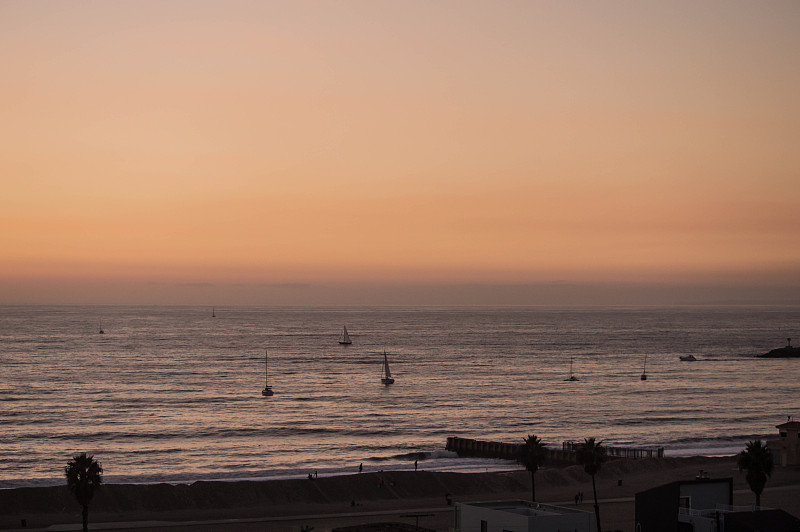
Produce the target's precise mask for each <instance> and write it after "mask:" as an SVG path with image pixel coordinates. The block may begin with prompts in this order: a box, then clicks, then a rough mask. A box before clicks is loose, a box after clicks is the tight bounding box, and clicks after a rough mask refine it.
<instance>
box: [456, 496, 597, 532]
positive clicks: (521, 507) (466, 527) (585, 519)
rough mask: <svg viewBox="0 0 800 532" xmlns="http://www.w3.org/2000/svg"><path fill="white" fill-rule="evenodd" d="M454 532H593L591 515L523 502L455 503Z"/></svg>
mask: <svg viewBox="0 0 800 532" xmlns="http://www.w3.org/2000/svg"><path fill="white" fill-rule="evenodd" d="M455 530H456V532H594V514H591V513H589V512H583V511H581V510H573V509H572V508H564V507H561V506H551V505H549V504H541V503H536V502H526V501H491V502H470V503H466V502H460V503H456V526H455Z"/></svg>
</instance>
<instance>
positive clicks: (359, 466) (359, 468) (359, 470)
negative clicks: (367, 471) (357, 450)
mask: <svg viewBox="0 0 800 532" xmlns="http://www.w3.org/2000/svg"><path fill="white" fill-rule="evenodd" d="M363 469H364V464H363V463H361V464H358V472H359V473H361V471H362V470H363Z"/></svg>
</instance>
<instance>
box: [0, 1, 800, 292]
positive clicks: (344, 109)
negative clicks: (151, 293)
mask: <svg viewBox="0 0 800 532" xmlns="http://www.w3.org/2000/svg"><path fill="white" fill-rule="evenodd" d="M0 12H2V15H3V16H0V30H2V31H0V60H2V63H3V64H4V66H5V70H6V72H7V76H6V79H7V80H9V82H8V83H5V84H4V85H3V86H2V87H0V95H2V96H3V101H4V102H6V103H5V104H4V112H3V114H4V122H5V125H6V127H4V128H3V129H2V130H0V141H2V142H0V164H2V168H3V174H4V178H3V189H4V193H3V195H2V197H0V207H2V209H1V210H0V226H2V228H3V230H2V234H0V244H2V250H3V251H2V261H0V295H2V293H3V291H4V289H3V288H2V287H4V286H5V287H8V286H9V285H10V283H14V282H15V280H19V279H25V280H27V281H32V280H37V279H38V280H41V281H42V282H45V281H47V282H51V281H53V280H55V279H97V278H103V279H120V280H128V281H131V280H138V281H141V282H145V281H148V280H149V281H163V280H170V281H176V282H177V281H180V280H185V281H186V282H213V283H223V284H224V283H225V282H231V283H235V282H240V281H243V280H244V281H247V282H256V283H267V284H269V283H295V282H297V283H303V282H340V283H356V282H359V281H365V282H373V283H380V282H386V283H394V282H407V283H416V284H419V283H437V282H440V283H453V282H459V283H488V284H491V283H538V282H550V281H552V280H554V279H558V280H566V281H567V282H581V283H591V282H619V281H631V282H663V281H670V282H690V283H691V282H699V281H707V280H709V279H711V280H713V279H736V283H740V284H750V285H757V284H759V283H765V282H766V283H769V282H773V281H774V280H775V279H776V278H779V279H781V280H783V282H786V283H789V284H797V281H796V279H800V275H798V274H800V246H798V245H797V244H798V235H800V217H799V216H797V212H798V206H800V205H798V204H799V203H800V179H798V177H799V176H798V175H797V172H798V168H800V165H798V163H800V155H798V152H797V150H796V146H797V145H798V140H800V127H798V124H800V103H798V99H797V98H796V96H795V95H796V94H797V92H798V89H800V71H798V69H797V68H796V65H797V64H798V53H799V52H798V50H800V36H798V35H797V34H796V33H797V32H796V31H794V29H795V28H796V27H797V23H798V22H800V9H798V8H797V7H796V6H794V5H791V4H786V5H781V6H777V5H773V6H771V8H770V9H762V8H760V7H759V6H751V5H746V4H744V5H731V4H723V3H719V4H714V3H712V4H708V5H704V6H695V5H693V4H688V3H687V4H685V5H683V7H682V8H681V9H678V8H677V7H672V6H649V7H646V6H635V7H633V8H632V7H631V6H629V5H627V6H623V4H621V3H620V4H617V3H611V4H607V5H604V6H603V7H602V10H601V8H600V6H597V5H594V4H591V3H581V4H576V5H571V6H535V5H533V6H528V5H503V6H499V7H496V6H493V5H490V4H489V3H480V2H474V3H441V4H435V5H430V4H425V3H411V4H406V3H396V4H394V3H379V4H376V3H371V2H349V3H344V4H341V3H303V2H299V3H292V4H288V5H287V4H281V3H263V4H255V5H254V4H249V3H234V4H232V7H229V5H228V4H225V5H223V4H221V3H218V2H193V3H182V2H174V3H166V4H164V3H159V2H136V3H134V2H117V3H114V4H105V5H92V6H91V7H90V6H89V5H87V4H80V3H78V4H74V3H73V4H63V5H61V4H59V5H55V4H50V5H47V6H46V8H45V6H43V5H31V4H28V3H24V2H9V3H6V4H4V6H3V7H2V8H0ZM45 284H47V283H45ZM48 286H50V285H48ZM5 291H7V288H6V289H5ZM9 293H11V292H9ZM39 296H41V297H45V296H42V295H41V294H39ZM39 296H37V297H39ZM23 299H24V298H23ZM99 299H100V300H102V297H100V298H99Z"/></svg>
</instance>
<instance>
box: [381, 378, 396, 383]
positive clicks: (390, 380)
mask: <svg viewBox="0 0 800 532" xmlns="http://www.w3.org/2000/svg"><path fill="white" fill-rule="evenodd" d="M381 383H382V384H394V379H391V378H389V379H387V378H386V377H384V378H382V379H381Z"/></svg>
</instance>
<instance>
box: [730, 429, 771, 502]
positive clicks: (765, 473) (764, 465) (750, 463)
mask: <svg viewBox="0 0 800 532" xmlns="http://www.w3.org/2000/svg"><path fill="white" fill-rule="evenodd" d="M737 463H738V465H739V471H741V470H743V469H746V470H747V476H746V477H745V478H746V479H747V483H748V484H749V485H750V489H751V490H753V493H755V494H756V506H761V492H762V491H764V485H765V484H766V483H767V477H769V476H770V475H772V466H773V463H772V451H770V449H769V447H767V446H766V445H762V443H761V440H756V441H749V442H747V445H746V446H745V449H744V451H742V452H740V453H739V456H738V460H737Z"/></svg>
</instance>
